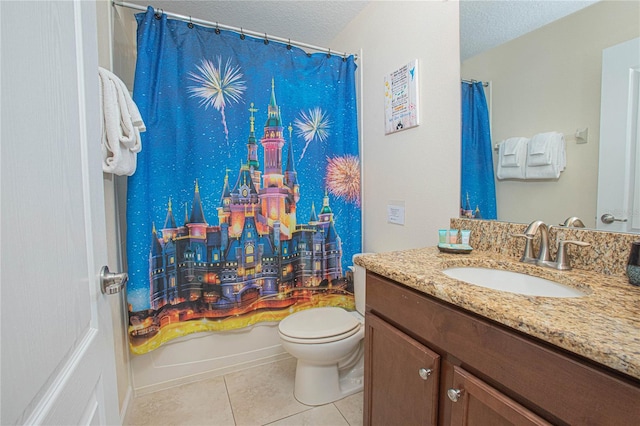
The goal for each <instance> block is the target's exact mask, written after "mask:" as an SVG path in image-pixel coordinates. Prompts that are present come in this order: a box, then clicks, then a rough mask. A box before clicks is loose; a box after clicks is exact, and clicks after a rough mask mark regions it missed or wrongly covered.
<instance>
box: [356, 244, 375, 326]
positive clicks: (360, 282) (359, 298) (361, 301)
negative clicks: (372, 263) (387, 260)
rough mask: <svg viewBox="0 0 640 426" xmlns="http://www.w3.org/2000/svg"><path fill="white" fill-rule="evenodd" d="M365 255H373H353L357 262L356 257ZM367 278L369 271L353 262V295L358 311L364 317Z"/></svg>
mask: <svg viewBox="0 0 640 426" xmlns="http://www.w3.org/2000/svg"><path fill="white" fill-rule="evenodd" d="M364 254H371V253H357V254H354V255H353V259H354V260H355V258H356V256H362V255H364ZM366 276H367V270H366V269H365V268H363V267H362V266H359V265H356V264H355V261H354V262H353V295H354V298H355V300H356V311H358V312H359V313H360V314H362V315H364V310H365V292H366V291H365V281H366Z"/></svg>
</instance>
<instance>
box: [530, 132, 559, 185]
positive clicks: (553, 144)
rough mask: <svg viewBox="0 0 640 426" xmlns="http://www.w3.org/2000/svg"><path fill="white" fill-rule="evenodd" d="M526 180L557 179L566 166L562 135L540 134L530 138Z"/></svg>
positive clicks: (553, 133)
mask: <svg viewBox="0 0 640 426" xmlns="http://www.w3.org/2000/svg"><path fill="white" fill-rule="evenodd" d="M529 147H530V148H529V151H528V155H527V167H526V171H525V175H526V179H558V178H559V177H560V173H561V172H562V171H564V169H565V167H566V165H567V157H566V145H565V141H564V135H562V133H557V132H549V133H541V134H538V135H535V136H534V137H532V138H531V143H530V145H529Z"/></svg>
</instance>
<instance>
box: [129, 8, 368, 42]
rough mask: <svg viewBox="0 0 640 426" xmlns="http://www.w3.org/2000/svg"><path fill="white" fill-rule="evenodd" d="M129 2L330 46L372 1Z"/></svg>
mask: <svg viewBox="0 0 640 426" xmlns="http://www.w3.org/2000/svg"><path fill="white" fill-rule="evenodd" d="M128 2H129V3H136V4H139V5H143V6H147V5H151V6H153V7H154V8H162V9H164V10H166V11H168V12H173V13H178V14H181V15H186V16H193V17H194V18H199V19H203V20H206V21H211V22H220V23H221V24H225V25H229V26H232V27H238V28H246V29H247V30H250V31H256V32H259V33H267V34H269V35H272V36H277V37H282V38H286V39H291V40H295V41H299V42H303V43H306V44H312V45H316V46H320V47H326V48H331V47H332V46H331V45H330V43H331V41H332V40H333V39H334V38H335V37H336V36H337V35H338V33H340V31H341V30H342V29H343V28H344V27H346V26H347V24H348V23H349V22H351V20H352V19H353V18H355V17H356V15H358V13H360V11H361V10H362V9H363V8H364V7H365V6H366V5H367V4H368V3H369V1H368V0H366V1H364V0H353V1H352V0H349V1H347V0H342V1H313V0H311V1H308V0H305V1H286V0H285V1H277V0H263V1H251V0H208V1H203V0H200V1H197V0H195V1H194V0H172V1H166V0H161V1H158V0H148V1H141V0H129V1H128ZM335 50H338V51H339V50H341V49H338V48H336V49H335ZM350 53H352V52H350Z"/></svg>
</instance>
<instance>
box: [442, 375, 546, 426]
mask: <svg viewBox="0 0 640 426" xmlns="http://www.w3.org/2000/svg"><path fill="white" fill-rule="evenodd" d="M446 397H448V399H449V400H450V401H451V404H452V406H451V424H452V425H465V426H474V425H478V426H486V425H492V426H500V425H516V426H519V425H550V423H548V422H546V421H545V420H544V419H542V418H540V417H538V416H537V415H536V414H534V413H533V412H531V411H529V410H528V409H526V408H525V407H523V406H522V405H520V404H518V403H517V402H515V401H514V400H512V399H511V398H509V397H507V396H506V395H504V394H502V393H500V392H498V391H497V390H496V389H494V388H492V387H491V386H489V385H487V384H486V383H485V382H483V381H482V380H480V379H478V378H477V377H474V376H473V375H471V374H469V373H468V372H466V371H465V370H463V369H462V368H460V367H458V366H455V367H454V368H453V387H452V388H449V389H448V390H447V396H446ZM443 398H445V396H444V395H443Z"/></svg>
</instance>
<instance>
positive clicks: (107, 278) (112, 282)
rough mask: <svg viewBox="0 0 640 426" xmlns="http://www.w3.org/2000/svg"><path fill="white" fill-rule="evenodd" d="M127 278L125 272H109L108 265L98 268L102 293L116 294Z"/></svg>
mask: <svg viewBox="0 0 640 426" xmlns="http://www.w3.org/2000/svg"><path fill="white" fill-rule="evenodd" d="M128 280H129V275H127V273H126V272H120V273H115V272H109V267H108V266H103V267H102V269H101V270H100V289H101V290H102V294H116V293H119V292H120V290H122V288H123V287H124V285H125V284H126V283H127V281H128Z"/></svg>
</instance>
